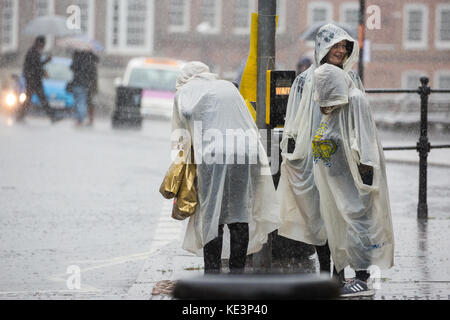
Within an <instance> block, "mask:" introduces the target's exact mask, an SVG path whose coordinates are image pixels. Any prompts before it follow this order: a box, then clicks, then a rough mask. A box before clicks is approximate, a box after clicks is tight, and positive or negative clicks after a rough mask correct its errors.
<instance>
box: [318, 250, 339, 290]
mask: <svg viewBox="0 0 450 320" xmlns="http://www.w3.org/2000/svg"><path fill="white" fill-rule="evenodd" d="M315 247H316V252H317V256H318V258H319V265H320V272H328V273H330V272H331V271H330V269H331V252H330V247H329V246H328V242H327V243H326V244H325V245H323V246H315ZM333 277H334V278H335V279H336V280H337V281H338V282H339V284H340V285H343V283H344V281H345V276H344V270H341V271H340V272H337V271H336V268H335V267H333Z"/></svg>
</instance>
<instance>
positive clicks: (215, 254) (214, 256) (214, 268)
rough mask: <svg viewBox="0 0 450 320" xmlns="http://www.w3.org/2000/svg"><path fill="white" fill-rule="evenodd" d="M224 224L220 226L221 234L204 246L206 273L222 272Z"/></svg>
mask: <svg viewBox="0 0 450 320" xmlns="http://www.w3.org/2000/svg"><path fill="white" fill-rule="evenodd" d="M222 240H223V225H220V226H219V235H218V236H217V238H215V239H214V240H212V241H210V242H208V243H207V244H206V245H205V246H204V247H203V260H204V262H205V274H208V273H220V267H221V255H222Z"/></svg>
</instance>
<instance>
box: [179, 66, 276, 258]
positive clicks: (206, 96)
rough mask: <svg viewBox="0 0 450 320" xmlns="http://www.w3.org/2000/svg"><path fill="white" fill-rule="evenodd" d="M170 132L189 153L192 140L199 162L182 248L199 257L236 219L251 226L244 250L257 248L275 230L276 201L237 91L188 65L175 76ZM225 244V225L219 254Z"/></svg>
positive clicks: (200, 68) (205, 69)
mask: <svg viewBox="0 0 450 320" xmlns="http://www.w3.org/2000/svg"><path fill="white" fill-rule="evenodd" d="M172 132H173V133H172V141H174V142H175V143H178V148H182V149H184V150H186V151H189V150H190V149H191V141H192V142H193V149H194V155H195V162H196V164H197V179H198V180H197V183H198V185H197V187H198V197H199V205H198V206H197V209H196V212H195V214H194V215H193V216H191V217H190V220H189V222H188V226H187V229H186V234H185V239H184V242H183V249H185V250H187V251H190V252H192V253H194V254H197V255H202V254H203V250H202V249H203V247H204V246H205V245H206V244H207V243H208V242H210V241H211V240H213V239H215V238H216V237H217V236H218V227H219V224H231V223H237V222H239V223H248V224H249V245H248V250H247V254H252V253H255V252H257V251H259V250H260V249H261V248H262V245H263V244H264V243H265V242H267V238H268V234H269V233H271V232H272V231H274V230H276V229H277V228H278V225H279V220H280V219H279V203H278V201H277V198H276V194H275V187H274V184H273V180H272V176H271V173H270V167H269V162H268V159H267V155H266V153H265V151H264V148H263V145H262V144H261V140H260V137H259V134H258V130H257V127H256V124H255V122H254V121H253V119H252V116H251V114H250V112H249V110H248V109H247V107H246V104H245V102H244V100H243V98H242V96H241V95H240V93H239V91H238V90H237V89H236V87H235V86H234V85H233V84H232V83H231V82H228V81H224V80H218V79H217V76H216V75H214V74H211V73H209V68H208V67H207V66H206V65H205V64H203V63H201V62H190V63H188V64H186V66H185V67H184V68H183V69H182V71H181V74H180V76H179V78H178V80H177V93H176V95H175V102H174V112H173V119H172ZM183 136H184V137H185V139H184V140H182V141H180V137H183ZM186 138H187V139H186ZM189 138H191V139H189ZM185 154H186V157H187V156H188V152H186V153H185ZM228 242H229V231H228V228H225V229H224V243H223V250H222V256H223V257H227V256H228V255H229V243H228Z"/></svg>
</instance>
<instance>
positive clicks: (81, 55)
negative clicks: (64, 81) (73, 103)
mask: <svg viewBox="0 0 450 320" xmlns="http://www.w3.org/2000/svg"><path fill="white" fill-rule="evenodd" d="M72 60H73V61H72V65H71V66H70V69H72V71H73V81H72V85H73V86H80V87H84V88H88V89H89V91H92V92H95V91H97V63H98V62H99V59H98V57H97V56H96V55H95V54H94V53H92V52H90V51H75V52H74V54H73V58H72Z"/></svg>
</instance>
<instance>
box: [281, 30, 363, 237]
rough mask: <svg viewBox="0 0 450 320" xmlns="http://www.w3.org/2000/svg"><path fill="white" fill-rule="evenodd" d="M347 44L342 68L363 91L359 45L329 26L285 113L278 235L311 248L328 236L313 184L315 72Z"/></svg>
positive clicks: (321, 33)
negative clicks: (331, 53)
mask: <svg viewBox="0 0 450 320" xmlns="http://www.w3.org/2000/svg"><path fill="white" fill-rule="evenodd" d="M342 40H347V41H348V42H349V43H352V44H353V45H352V47H353V50H352V51H351V53H349V56H348V58H347V60H346V61H345V62H344V64H343V69H344V71H345V72H348V74H349V75H350V77H351V78H352V79H353V81H354V83H355V84H356V86H357V87H358V88H360V89H361V90H364V89H363V86H362V83H361V81H360V79H359V77H358V75H357V74H356V73H355V72H353V71H352V70H351V68H352V67H353V66H354V64H355V63H356V62H357V60H358V55H359V47H358V43H357V42H356V41H355V40H354V39H353V38H352V37H350V36H349V35H348V33H347V32H345V31H344V30H343V29H341V28H339V27H337V26H335V25H333V24H327V25H324V26H323V27H321V28H320V29H319V31H318V33H317V36H316V42H315V57H314V64H313V65H312V66H311V67H310V68H309V69H308V70H306V71H305V72H303V73H302V74H300V75H299V76H298V77H297V78H296V79H295V81H294V83H293V85H292V88H291V94H290V96H289V101H288V105H287V111H286V121H285V127H284V131H283V139H282V141H281V145H280V147H281V151H282V152H281V154H282V157H283V162H282V164H281V169H280V170H281V178H280V182H279V185H278V189H277V193H278V196H279V199H280V201H281V219H282V225H281V226H280V228H279V230H278V234H279V235H281V236H284V237H287V238H290V239H294V240H297V241H302V242H305V243H309V244H312V245H324V244H325V243H326V241H327V235H326V232H325V228H324V225H323V221H322V218H321V215H320V207H319V201H320V200H319V193H318V190H317V188H316V185H315V182H314V173H313V157H312V149H311V142H312V138H313V136H314V134H313V133H314V132H315V130H316V129H317V127H318V125H319V123H320V119H321V114H320V110H319V107H318V105H317V103H316V102H315V101H314V70H315V69H316V68H317V67H319V66H320V62H321V61H322V59H323V58H324V57H325V56H326V55H327V54H328V52H329V51H330V49H331V47H332V46H333V45H335V44H336V43H338V42H340V41H342ZM289 139H294V141H295V149H294V151H293V152H291V153H290V152H288V140H289Z"/></svg>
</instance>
